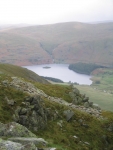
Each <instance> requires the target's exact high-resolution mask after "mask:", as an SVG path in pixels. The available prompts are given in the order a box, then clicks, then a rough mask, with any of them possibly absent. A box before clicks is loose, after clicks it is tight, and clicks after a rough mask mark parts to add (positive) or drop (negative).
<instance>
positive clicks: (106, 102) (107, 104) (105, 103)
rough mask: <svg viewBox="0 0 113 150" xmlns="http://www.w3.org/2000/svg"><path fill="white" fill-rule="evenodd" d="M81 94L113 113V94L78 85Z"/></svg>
mask: <svg viewBox="0 0 113 150" xmlns="http://www.w3.org/2000/svg"><path fill="white" fill-rule="evenodd" d="M76 87H77V88H78V89H79V90H80V92H81V93H83V94H86V95H87V96H88V97H89V99H90V101H92V102H93V103H97V104H99V106H100V107H101V108H102V109H104V110H109V111H113V94H109V93H104V92H102V91H100V90H98V89H96V88H93V87H92V86H83V85H82V86H80V85H76Z"/></svg>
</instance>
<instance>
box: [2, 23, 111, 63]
mask: <svg viewBox="0 0 113 150" xmlns="http://www.w3.org/2000/svg"><path fill="white" fill-rule="evenodd" d="M0 36H1V39H0V45H1V48H0V52H2V53H3V54H2V55H1V59H2V60H4V59H6V58H8V59H10V58H12V55H13V58H16V59H17V60H18V61H17V63H18V64H19V63H20V62H21V61H22V62H23V61H25V60H24V59H25V58H26V63H28V62H29V63H32V64H33V63H34V64H36V63H38V64H39V63H41V61H42V62H43V63H44V61H45V63H47V62H52V59H54V60H55V62H58V63H73V62H77V61H82V62H93V63H95V62H96V63H98V64H102V65H109V64H110V63H112V62H113V43H112V41H113V23H103V24H95V25H91V24H83V23H76V22H72V23H59V24H54V25H43V26H33V27H24V28H18V29H12V30H9V31H6V32H1V33H0ZM4 44H5V46H4ZM7 49H10V51H8V50H7ZM3 50H4V51H3ZM20 50H21V53H19V52H20ZM31 51H32V53H31ZM4 52H5V54H4ZM9 55H11V56H9ZM15 56H16V57H15ZM17 56H21V57H22V58H20V57H19V59H18V57H17ZM19 60H21V61H19ZM34 60H35V61H34ZM10 61H11V60H10ZM20 64H21V63H20Z"/></svg>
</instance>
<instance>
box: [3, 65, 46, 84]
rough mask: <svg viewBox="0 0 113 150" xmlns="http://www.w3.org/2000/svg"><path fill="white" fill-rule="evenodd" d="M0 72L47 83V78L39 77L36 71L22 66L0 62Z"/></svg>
mask: <svg viewBox="0 0 113 150" xmlns="http://www.w3.org/2000/svg"><path fill="white" fill-rule="evenodd" d="M0 74H6V75H9V76H17V77H21V78H25V79H27V80H31V81H36V82H40V83H45V84H49V82H48V81H47V80H45V79H44V78H42V77H40V76H39V75H37V74H36V73H34V72H32V71H30V70H28V69H26V68H22V67H19V66H15V65H11V64H0Z"/></svg>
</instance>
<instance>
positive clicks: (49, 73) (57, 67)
mask: <svg viewBox="0 0 113 150" xmlns="http://www.w3.org/2000/svg"><path fill="white" fill-rule="evenodd" d="M68 66H69V65H68V64H44V65H34V66H23V67H24V68H27V69H29V70H31V71H33V72H35V73H36V74H38V75H40V76H45V77H53V78H57V79H60V80H62V81H64V82H69V81H71V82H77V83H79V84H86V85H90V84H91V83H92V81H91V80H90V78H91V76H89V75H84V74H79V73H76V72H74V71H72V70H70V69H68Z"/></svg>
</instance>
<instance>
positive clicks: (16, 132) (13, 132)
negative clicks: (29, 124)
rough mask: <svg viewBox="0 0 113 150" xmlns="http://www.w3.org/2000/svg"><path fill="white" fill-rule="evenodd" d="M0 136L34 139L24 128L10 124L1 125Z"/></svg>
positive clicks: (14, 123) (13, 123)
mask: <svg viewBox="0 0 113 150" xmlns="http://www.w3.org/2000/svg"><path fill="white" fill-rule="evenodd" d="M0 126H2V127H1V128H0V135H1V136H12V137H18V136H19V137H36V135H35V134H33V133H32V132H31V131H29V130H28V129H27V128H26V127H24V126H22V125H20V124H18V123H16V122H10V123H8V124H1V123H0Z"/></svg>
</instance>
